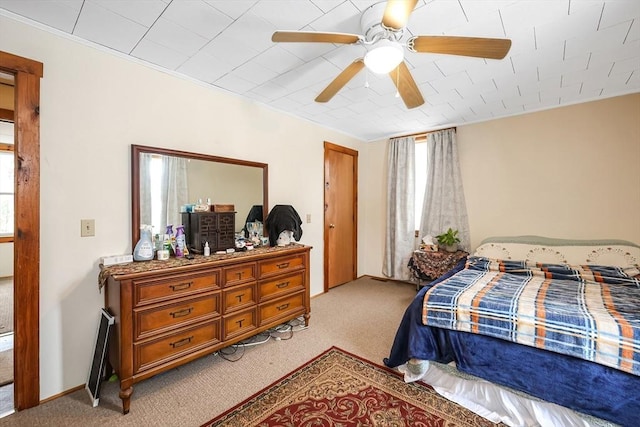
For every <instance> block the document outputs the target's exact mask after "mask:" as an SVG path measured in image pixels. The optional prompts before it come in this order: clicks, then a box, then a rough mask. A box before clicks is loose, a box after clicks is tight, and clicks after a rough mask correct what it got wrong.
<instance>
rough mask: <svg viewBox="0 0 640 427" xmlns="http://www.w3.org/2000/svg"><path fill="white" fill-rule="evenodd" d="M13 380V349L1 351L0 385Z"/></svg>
mask: <svg viewBox="0 0 640 427" xmlns="http://www.w3.org/2000/svg"><path fill="white" fill-rule="evenodd" d="M12 382H13V349H10V350H5V351H0V386H3V385H6V384H9V383H12Z"/></svg>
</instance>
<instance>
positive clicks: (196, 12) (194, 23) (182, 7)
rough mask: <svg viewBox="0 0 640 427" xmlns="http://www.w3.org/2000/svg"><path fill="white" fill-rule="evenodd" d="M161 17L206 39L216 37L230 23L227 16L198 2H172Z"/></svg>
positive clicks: (190, 0)
mask: <svg viewBox="0 0 640 427" xmlns="http://www.w3.org/2000/svg"><path fill="white" fill-rule="evenodd" d="M162 17H163V18H165V19H168V20H169V21H171V22H173V23H175V24H178V25H181V26H182V27H184V28H188V29H189V31H191V32H194V33H196V34H199V35H201V36H202V37H205V38H207V39H212V38H213V37H215V36H216V35H218V34H219V33H220V32H221V31H222V30H224V29H225V28H226V27H227V26H229V24H231V22H232V20H231V18H229V17H228V16H227V15H225V14H223V13H222V12H220V11H218V10H217V9H215V8H214V7H212V6H211V5H209V4H207V3H205V2H203V1H199V0H189V1H173V2H171V4H170V5H169V6H168V7H167V9H166V10H165V11H164V13H163V14H162Z"/></svg>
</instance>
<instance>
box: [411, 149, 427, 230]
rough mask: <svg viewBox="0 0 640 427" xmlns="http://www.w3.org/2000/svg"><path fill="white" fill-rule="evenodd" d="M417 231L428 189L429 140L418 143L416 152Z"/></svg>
mask: <svg viewBox="0 0 640 427" xmlns="http://www.w3.org/2000/svg"><path fill="white" fill-rule="evenodd" d="M414 166H415V173H416V182H415V192H416V194H415V212H416V218H415V222H416V224H415V227H416V228H415V230H420V220H421V219H422V204H423V203H424V192H425V190H426V188H427V140H426V139H423V140H422V141H420V142H417V141H416V151H415V165H414Z"/></svg>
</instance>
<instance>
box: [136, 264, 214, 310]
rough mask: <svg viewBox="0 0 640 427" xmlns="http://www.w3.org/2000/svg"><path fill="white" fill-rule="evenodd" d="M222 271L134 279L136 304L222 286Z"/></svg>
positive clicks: (158, 300)
mask: <svg viewBox="0 0 640 427" xmlns="http://www.w3.org/2000/svg"><path fill="white" fill-rule="evenodd" d="M219 275H220V271H219V270H213V271H207V272H204V273H202V274H182V275H175V276H170V277H167V278H163V279H147V280H134V282H133V286H134V289H135V291H134V298H135V301H134V306H139V305H142V304H148V303H152V302H160V301H164V300H167V299H172V298H177V297H181V296H186V295H191V294H195V293H199V292H204V291H212V290H215V289H218V288H220V279H219Z"/></svg>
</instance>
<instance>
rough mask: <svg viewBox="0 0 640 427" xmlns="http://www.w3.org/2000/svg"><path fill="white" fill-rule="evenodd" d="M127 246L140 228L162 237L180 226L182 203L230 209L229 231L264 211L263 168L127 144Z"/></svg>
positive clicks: (265, 200) (257, 165)
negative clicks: (146, 226)
mask: <svg viewBox="0 0 640 427" xmlns="http://www.w3.org/2000/svg"><path fill="white" fill-rule="evenodd" d="M132 171H133V176H132V186H133V188H132V195H133V200H132V210H133V216H132V218H133V224H132V226H133V227H132V232H133V233H132V234H133V242H132V243H133V245H135V243H136V242H137V240H138V238H139V233H140V225H141V224H150V225H152V226H153V231H152V233H153V234H157V233H159V234H162V233H164V232H165V230H166V228H167V225H169V224H171V225H173V228H174V230H175V228H176V226H177V225H180V224H182V214H181V212H183V211H184V210H185V207H187V206H188V205H206V204H209V205H234V208H235V212H236V216H235V231H236V233H242V232H244V230H243V229H244V227H245V219H246V218H250V217H255V215H256V210H260V211H264V210H265V209H266V208H267V194H266V180H267V165H266V164H264V163H257V162H249V161H245V160H239V159H230V158H223V157H217V156H207V155H203V154H197V153H186V152H181V151H174V150H166V149H154V148H152V147H142V146H132Z"/></svg>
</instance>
